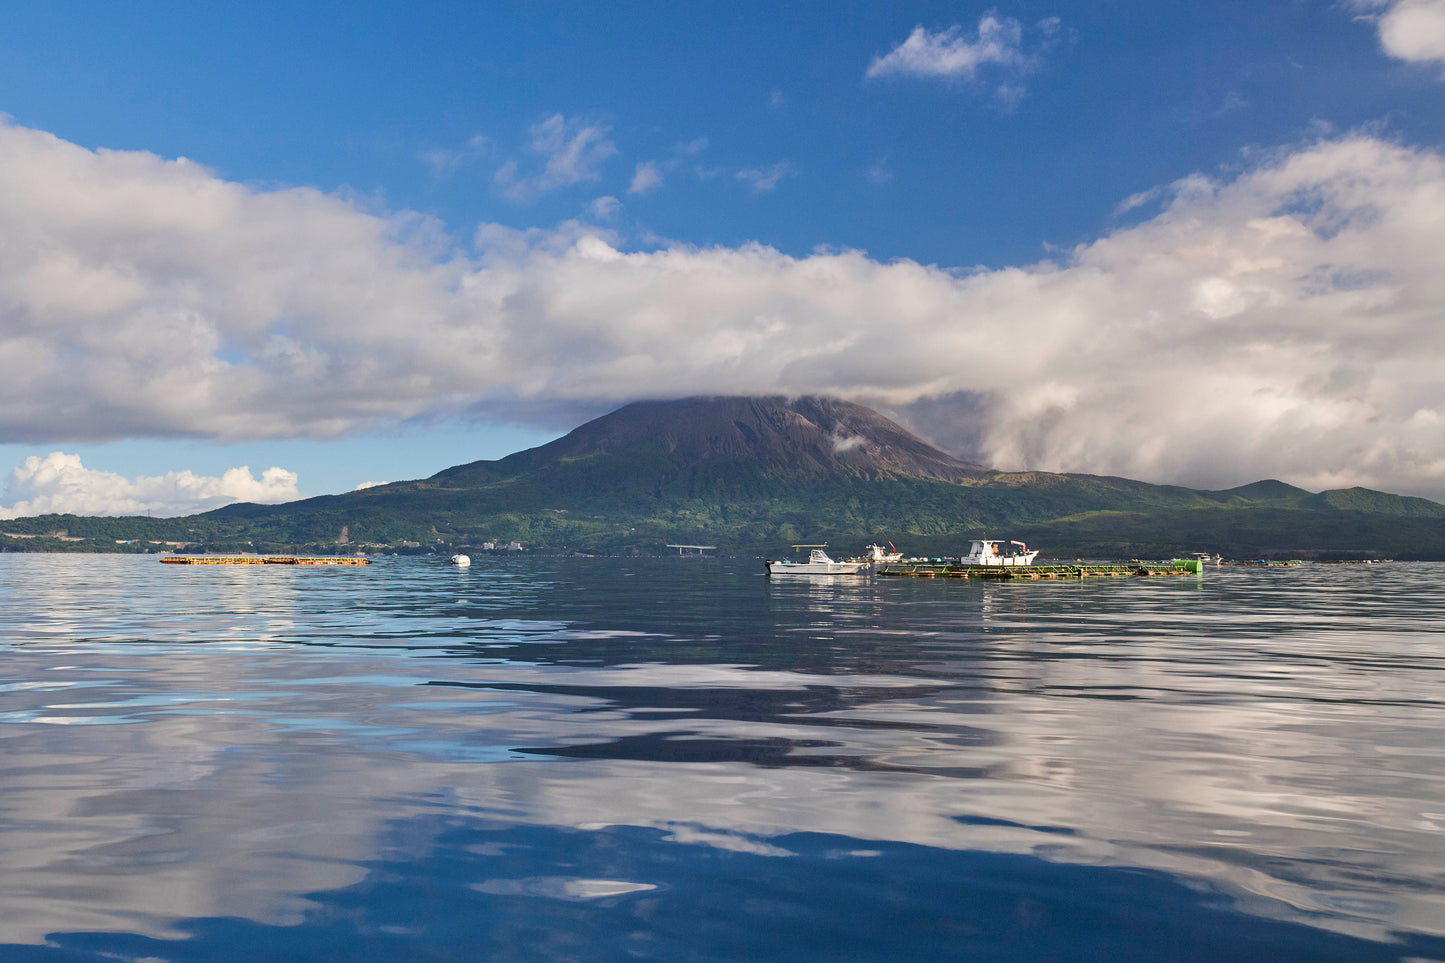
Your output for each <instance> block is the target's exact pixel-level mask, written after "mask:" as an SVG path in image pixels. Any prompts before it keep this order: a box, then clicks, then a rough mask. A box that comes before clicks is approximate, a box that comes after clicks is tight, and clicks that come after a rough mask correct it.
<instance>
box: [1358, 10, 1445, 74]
mask: <svg viewBox="0 0 1445 963" xmlns="http://www.w3.org/2000/svg"><path fill="white" fill-rule="evenodd" d="M1354 6H1355V7H1356V8H1359V9H1364V10H1367V11H1372V12H1374V13H1375V14H1376V16H1375V23H1376V27H1377V29H1378V30H1379V33H1380V46H1381V47H1383V48H1384V50H1385V53H1387V54H1389V55H1390V56H1392V57H1396V58H1398V59H1400V60H1410V61H1417V62H1426V63H1429V62H1434V63H1445V0H1357V2H1356V3H1355V4H1354Z"/></svg>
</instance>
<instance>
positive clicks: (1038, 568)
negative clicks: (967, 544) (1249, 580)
mask: <svg viewBox="0 0 1445 963" xmlns="http://www.w3.org/2000/svg"><path fill="white" fill-rule="evenodd" d="M1200 571H1201V569H1200V563H1199V562H1198V561H1197V560H1195V559H1183V560H1180V561H1176V562H1127V563H1120V564H1117V565H1110V564H1102V565H1094V564H1086V563H1082V562H1077V563H1074V564H1071V565H957V564H948V563H946V562H918V563H908V562H901V563H893V564H889V565H885V566H883V567H882V568H880V569H879V570H878V574H879V575H891V576H899V577H903V578H970V579H991V580H995V581H1012V580H1015V579H1045V578H1052V579H1060V578H1069V579H1080V578H1151V577H1154V576H1164V575H1197V574H1200Z"/></svg>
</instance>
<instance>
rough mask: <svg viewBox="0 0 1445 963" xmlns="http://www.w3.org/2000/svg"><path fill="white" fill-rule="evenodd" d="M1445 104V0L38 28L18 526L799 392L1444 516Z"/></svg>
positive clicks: (26, 136)
mask: <svg viewBox="0 0 1445 963" xmlns="http://www.w3.org/2000/svg"><path fill="white" fill-rule="evenodd" d="M1442 72H1445V3H1442V2H1441V0H1397V2H1396V0H1379V2H1375V0H1358V2H1353V3H1349V2H1346V3H1310V2H1281V3H1273V4H1255V3H1187V4H1157V3H1143V2H1114V3H1106V2H1101V3H1090V4H1063V5H1061V4H1056V3H1055V4H1050V3H1033V2H1023V3H1014V4H1000V5H968V4H959V3H952V4H942V3H892V4H876V3H869V4H863V3H858V4H845V3H826V4H825V3H815V4H790V5H774V4H752V3H728V4H691V5H687V6H685V7H680V6H678V5H675V4H663V3H611V4H589V3H581V2H577V3H533V4H528V5H525V7H523V6H521V5H515V6H514V5H503V4H471V3H457V4H423V5H413V4H382V3H374V4H366V5H354V4H340V3H336V4H321V3H308V4H270V3H252V4H247V5H244V6H241V5H216V7H215V8H209V9H208V8H207V7H206V6H205V5H181V4H161V3H137V4H124V5H95V4H88V3H87V4H80V3H74V4H67V3H56V4H46V5H30V6H28V7H22V8H17V9H16V10H12V11H10V12H9V13H8V14H7V18H6V24H5V26H4V28H3V30H0V112H3V113H4V114H6V115H7V116H8V118H9V119H8V121H7V122H6V125H5V126H4V128H3V129H0V134H3V144H0V151H3V152H4V154H3V159H4V161H5V166H6V168H7V169H8V170H9V172H10V173H9V174H8V175H5V176H0V254H3V253H4V250H5V247H7V246H8V247H9V248H10V256H9V257H8V261H9V262H10V263H9V266H8V267H7V266H5V265H4V264H3V263H0V377H3V378H5V379H6V380H7V381H8V382H9V385H10V387H9V388H3V387H0V406H3V407H0V472H4V471H6V470H8V469H9V467H10V466H15V471H14V472H13V473H12V474H11V476H10V479H9V482H8V484H7V487H6V490H5V492H4V494H3V495H0V511H7V512H9V513H11V514H14V513H17V512H20V513H26V514H29V513H32V512H36V511H40V510H52V509H54V510H80V511H97V512H109V511H134V510H139V509H142V508H144V509H148V510H152V511H155V512H156V513H158V514H159V513H168V512H173V511H182V510H190V509H191V508H194V507H210V506H212V505H214V504H217V503H220V502H223V501H225V500H227V499H231V498H235V497H248V498H256V499H267V500H275V499H278V498H288V497H295V496H297V495H302V494H320V493H326V492H336V491H344V490H348V489H350V488H353V487H355V486H356V485H358V484H362V483H366V482H374V481H386V480H394V479H397V478H405V477H418V476H424V475H427V474H430V473H432V472H434V471H436V470H439V469H441V468H443V467H446V466H449V465H452V464H458V463H462V462H466V461H471V460H475V459H477V458H494V457H499V456H501V455H504V454H506V453H509V452H511V451H515V450H518V449H520V448H523V447H527V446H530V445H533V444H537V443H540V442H542V441H545V440H547V439H548V438H551V437H555V436H556V434H558V433H560V432H561V431H562V430H565V429H567V428H570V427H572V426H575V424H577V423H579V422H580V421H582V420H585V419H586V418H587V417H590V416H592V415H595V414H597V413H599V412H602V411H606V410H608V409H610V408H612V407H615V406H617V405H619V404H622V403H625V402H626V401H628V400H633V399H635V398H643V397H666V396H673V395H680V394H689V393H695V392H709V393H712V392H717V393H722V392H739V393H742V392H747V393H755V392H763V391H768V392H779V393H804V392H826V393H831V394H837V395H841V396H844V397H849V398H853V399H855V400H858V401H861V402H864V403H869V404H874V405H876V406H879V407H882V408H884V409H885V410H887V411H889V412H890V413H892V414H894V415H895V416H897V417H899V418H900V420H902V421H904V422H905V423H906V424H909V425H910V426H911V427H914V428H915V429H917V430H919V431H921V432H922V433H924V434H925V435H926V436H928V437H929V438H931V439H932V440H934V441H936V442H937V443H939V444H941V445H943V446H944V447H947V448H950V449H951V450H953V451H956V452H958V453H960V454H964V455H967V456H970V457H975V458H979V459H981V460H984V461H988V462H990V463H993V464H996V465H997V466H998V467H1002V468H1025V467H1027V468H1042V469H1052V470H1070V471H1094V472H1103V473H1117V474H1126V475H1130V476H1133V477H1140V478H1144V479H1146V480H1150V481H1161V482H1178V483H1183V484H1191V485H1196V486H1199V487H1227V486H1229V485H1233V484H1241V483H1245V482H1249V481H1252V480H1255V479H1257V478H1261V477H1281V478H1284V479H1286V480H1289V481H1293V482H1295V483H1298V484H1302V485H1305V486H1307V487H1314V488H1321V487H1334V486H1337V485H1348V484H1366V485H1369V486H1371V487H1380V488H1386V489H1388V490H1395V491H1406V492H1410V493H1414V494H1423V495H1427V496H1430V497H1436V498H1442V497H1445V428H1442V425H1445V392H1442V390H1441V389H1440V388H1439V387H1438V386H1437V385H1436V382H1437V381H1438V377H1437V376H1436V375H1435V374H1434V372H1435V371H1438V370H1439V369H1438V367H1436V366H1435V364H1436V362H1440V361H1445V357H1437V356H1445V344H1442V343H1441V340H1440V339H1441V334H1440V332H1439V331H1438V329H1439V328H1440V322H1441V320H1442V319H1445V301H1442V292H1441V290H1440V288H1439V284H1438V282H1437V281H1436V280H1434V278H1433V275H1434V274H1437V273H1439V272H1438V271H1435V270H1432V268H1433V267H1434V266H1437V265H1438V263H1439V255H1438V253H1434V252H1438V251H1439V250H1445V226H1442V225H1445V220H1442V219H1445V203H1442V202H1441V201H1440V197H1441V183H1442V181H1441V176H1440V172H1439V168H1440V166H1441V154H1440V151H1441V145H1442V143H1445V106H1442V105H1445V99H1442V93H1445V86H1442ZM182 158H184V159H185V160H184V161H181V160H180V159H182ZM1436 205H1440V206H1438V207H1437V206H1436ZM7 236H8V238H9V245H6V244H5V241H4V240H3V239H4V238H6V237H7ZM1436 245H1438V246H1436ZM4 260H7V259H6V258H0V261H4ZM1184 392H1188V393H1191V394H1192V395H1193V396H1194V397H1195V398H1196V400H1197V404H1196V405H1193V406H1191V407H1192V409H1193V410H1189V411H1181V410H1179V409H1180V408H1181V407H1182V406H1179V405H1177V404H1172V405H1165V404H1161V403H1160V399H1161V398H1164V397H1168V396H1176V395H1177V394H1180V393H1184ZM141 396H144V397H141ZM1165 409H1173V410H1165ZM54 453H62V454H61V455H55V454H54ZM27 459H29V460H28V461H27ZM243 465H244V466H246V467H247V470H248V472H249V474H248V475H247V476H246V478H245V479H241V478H240V476H238V475H236V474H234V473H233V474H232V475H231V476H230V480H229V481H228V482H223V477H224V476H225V473H226V471H227V470H228V469H234V468H237V467H239V466H243ZM271 467H276V468H279V469H281V470H282V471H281V472H280V473H279V474H272V475H271V476H270V480H269V481H267V480H266V479H264V478H262V472H263V470H264V469H267V468H271ZM183 472H190V473H191V475H189V476H184V477H183V476H182V475H180V474H178V473H183Z"/></svg>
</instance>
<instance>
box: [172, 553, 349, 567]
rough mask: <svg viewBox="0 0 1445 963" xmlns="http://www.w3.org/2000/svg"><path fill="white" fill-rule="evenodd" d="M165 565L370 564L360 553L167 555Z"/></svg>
mask: <svg viewBox="0 0 1445 963" xmlns="http://www.w3.org/2000/svg"><path fill="white" fill-rule="evenodd" d="M161 562H162V563H163V564H165V565H370V564H371V559H369V558H364V557H362V556H360V555H330V556H318V555H166V556H164V557H162V558H161Z"/></svg>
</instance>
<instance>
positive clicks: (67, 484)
mask: <svg viewBox="0 0 1445 963" xmlns="http://www.w3.org/2000/svg"><path fill="white" fill-rule="evenodd" d="M300 497H301V493H300V492H299V491H298V490H297V488H296V473H295V472H291V471H287V470H286V469H284V468H268V469H266V470H265V471H264V472H262V473H261V477H260V478H257V477H255V476H254V475H252V474H251V469H250V468H248V467H245V466H242V467H240V468H231V469H228V470H227V471H226V472H225V473H223V474H222V475H221V476H220V477H219V478H213V477H206V476H203V475H195V474H192V473H191V472H189V471H179V472H177V471H173V472H167V473H166V474H164V475H156V476H153V477H151V476H145V475H142V476H140V477H138V478H125V477H123V476H121V475H117V474H115V473H114V472H108V471H96V470H94V469H90V468H86V467H85V466H84V465H82V464H81V462H80V456H79V455H68V454H66V453H64V452H59V451H53V452H51V453H50V454H48V455H46V456H45V457H44V458H41V457H39V456H38V455H32V456H30V457H29V458H27V459H25V461H24V462H22V463H21V464H20V465H18V466H17V467H16V468H15V470H14V471H12V472H11V473H10V477H9V478H7V479H6V481H5V501H6V502H8V503H9V506H8V507H6V506H3V505H0V518H23V517H28V516H32V515H46V514H50V513H52V512H53V513H55V514H74V515H144V514H147V513H149V514H152V515H158V516H171V515H190V514H194V513H196V512H205V511H210V510H211V509H213V508H220V507H221V506H223V505H229V504H231V503H233V502H264V503H275V502H285V501H293V500H295V499H297V498H300Z"/></svg>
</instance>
